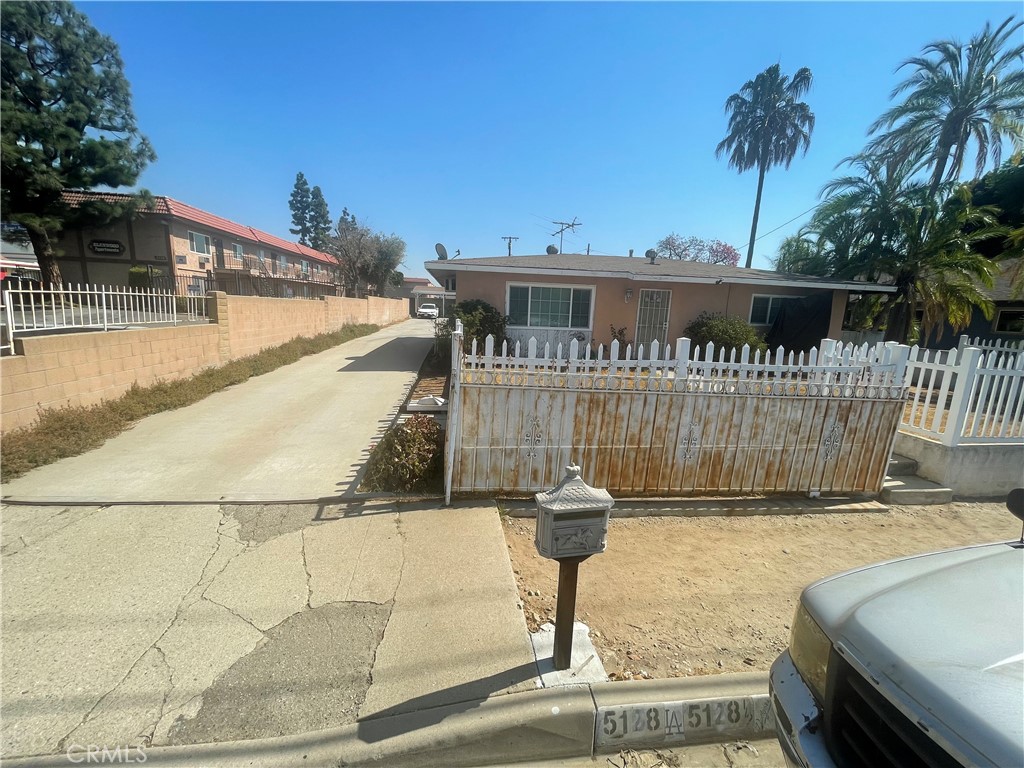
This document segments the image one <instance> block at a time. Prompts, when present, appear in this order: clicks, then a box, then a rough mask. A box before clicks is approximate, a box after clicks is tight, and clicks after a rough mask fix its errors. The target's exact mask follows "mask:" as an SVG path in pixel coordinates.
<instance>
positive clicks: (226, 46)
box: [78, 2, 1020, 276]
mask: <svg viewBox="0 0 1024 768" xmlns="http://www.w3.org/2000/svg"><path fill="white" fill-rule="evenodd" d="M78 5H79V7H80V8H81V9H82V10H83V11H84V12H85V13H86V14H88V16H89V17H90V19H91V21H92V22H93V24H94V26H96V27H97V28H98V29H99V30H101V31H102V32H104V33H106V34H108V35H110V36H111V37H113V38H114V40H115V41H116V42H117V43H118V45H119V46H120V49H121V55H122V58H123V59H124V62H125V70H126V73H127V75H128V78H129V80H130V81H131V83H132V92H133V95H134V105H135V111H136V115H137V117H138V120H139V124H140V126H141V128H142V130H143V132H144V133H145V134H146V135H147V136H149V138H150V140H151V141H152V143H153V145H154V147H155V149H156V152H157V154H158V160H157V162H156V163H155V164H153V165H152V166H150V167H149V168H148V169H147V170H146V171H145V172H144V174H143V176H142V178H141V180H140V186H142V187H146V188H148V189H149V190H150V191H152V192H153V193H154V194H163V195H169V196H171V197H175V198H178V199H180V200H183V201H185V202H188V203H191V204H193V205H196V206H199V207H201V208H205V209H207V210H209V211H212V212H214V213H217V214H220V215H222V216H226V217H228V218H231V219H234V220H237V221H240V222H242V223H245V224H249V225H252V226H255V227H259V228H261V229H265V230H267V231H269V232H272V233H275V234H278V235H280V236H285V237H288V236H289V235H288V227H289V226H290V213H289V210H288V196H289V194H290V192H291V188H292V185H293V183H294V180H295V174H296V172H297V171H302V172H304V173H305V174H306V177H307V178H308V179H309V181H310V183H311V184H319V185H320V187H321V188H322V189H323V191H324V195H325V197H326V199H327V202H328V204H329V205H330V209H331V214H332V216H333V217H334V218H335V219H336V218H337V216H338V214H340V213H341V210H342V208H343V207H347V208H348V209H349V210H350V211H352V212H354V213H355V214H356V216H357V217H358V218H359V219H360V220H362V221H364V222H366V223H368V224H369V225H370V226H372V227H374V228H375V229H378V230H382V231H385V232H394V233H396V234H398V235H400V236H402V237H403V238H404V239H405V241H406V243H407V244H408V257H407V259H406V268H405V272H406V274H407V275H420V276H425V275H426V272H425V270H424V269H423V261H425V260H428V259H432V258H434V248H433V246H434V243H435V242H438V241H440V242H443V243H444V244H445V245H446V246H447V247H448V250H449V252H450V253H454V252H455V250H456V249H459V250H461V252H462V256H464V257H477V256H494V255H500V254H503V253H505V252H506V251H505V248H506V246H505V243H504V242H503V241H502V240H501V239H500V238H501V236H503V235H515V236H518V237H519V238H520V239H519V240H518V241H517V242H516V243H515V244H514V246H513V253H516V254H527V253H543V251H544V248H545V246H547V245H548V244H549V243H552V242H556V243H557V238H553V237H552V236H551V235H550V233H551V232H554V231H555V227H554V226H553V225H552V224H551V223H550V220H559V219H560V220H564V221H569V220H571V219H572V218H573V217H574V216H575V217H578V219H579V221H581V222H583V226H582V227H580V228H579V229H578V230H577V231H576V233H575V234H572V233H566V238H565V244H564V250H565V251H566V252H570V251H577V252H579V251H584V250H585V249H586V247H587V244H588V243H589V244H590V246H591V250H592V252H597V253H606V254H622V255H624V254H625V253H626V252H627V251H628V249H630V248H633V249H634V250H635V251H636V252H637V254H638V255H639V254H642V253H643V252H644V251H645V250H646V249H647V248H650V247H653V245H654V244H655V243H656V242H657V240H659V239H660V238H661V237H663V236H664V235H666V234H668V233H669V232H673V231H675V232H678V233H679V234H681V235H697V236H700V237H705V238H718V239H721V240H724V241H726V242H728V243H731V244H732V245H734V246H736V247H737V248H740V249H741V250H742V251H744V253H745V249H744V246H745V244H746V243H747V239H748V236H749V230H750V217H751V213H752V209H753V201H754V193H755V187H756V183H757V178H756V174H754V173H753V172H748V173H745V174H737V173H736V171H735V170H733V169H731V168H729V167H728V166H727V164H726V162H725V161H724V160H717V159H716V158H715V154H714V150H715V146H716V145H717V143H718V142H719V141H720V140H721V139H722V138H723V136H724V135H725V131H726V116H725V114H724V112H723V104H724V102H725V100H726V98H727V97H728V96H729V94H731V93H733V92H734V91H736V90H738V89H739V88H740V86H742V84H743V83H744V82H745V81H746V80H748V79H750V78H752V77H754V76H755V75H756V74H757V73H758V72H760V71H762V70H763V69H764V68H765V67H767V66H769V65H770V64H773V63H775V62H779V63H781V65H782V68H783V71H785V72H787V73H792V72H793V71H795V70H796V69H797V68H799V67H801V66H806V67H810V69H811V71H812V72H813V74H814V87H813V89H812V90H811V92H810V93H809V94H808V95H807V97H806V99H805V100H806V101H807V102H808V103H809V104H810V105H811V108H812V110H813V111H814V112H815V114H816V116H817V125H816V127H815V130H814V135H813V137H812V144H811V149H810V152H809V153H808V154H807V156H806V157H803V158H798V159H797V160H795V161H794V163H793V165H792V167H791V168H790V169H789V170H788V171H786V170H783V169H776V170H773V171H771V172H769V174H768V177H767V180H766V182H765V194H764V201H763V204H762V210H761V222H760V225H759V230H758V234H759V235H761V234H763V233H767V232H768V231H769V230H771V229H774V228H776V227H778V226H779V225H782V224H784V223H785V222H787V221H788V220H789V219H792V218H794V217H796V216H798V215H799V214H801V213H802V212H804V211H806V210H807V209H809V208H811V207H812V206H814V205H815V204H816V203H817V202H818V201H819V199H818V192H819V191H820V189H821V187H822V185H823V184H824V183H825V182H827V181H828V180H829V179H830V178H831V177H832V176H833V175H835V171H834V170H833V169H834V166H835V165H836V163H837V162H838V161H839V160H841V159H842V158H843V157H845V156H847V155H850V154H852V153H854V152H857V151H859V150H860V149H861V148H862V147H863V146H864V143H865V131H866V129H867V126H868V125H869V124H870V123H871V122H872V121H873V120H874V119H875V118H876V117H877V116H878V115H879V114H881V112H882V111H883V110H884V109H885V108H886V107H887V105H888V103H889V102H888V95H889V92H890V91H891V89H892V87H893V86H894V85H895V84H896V83H897V82H898V80H899V79H900V76H899V75H897V74H896V73H895V72H894V70H895V68H896V67H897V65H898V64H899V63H900V62H901V61H902V60H903V59H905V58H907V57H910V56H913V55H915V54H916V53H918V52H919V50H920V49H921V47H922V46H923V45H925V44H926V43H928V42H930V41H933V40H936V39H942V38H950V37H953V38H960V39H966V38H969V37H970V36H971V35H972V34H974V33H975V32H977V31H979V30H980V29H981V28H982V26H983V25H984V23H985V22H986V21H992V22H994V23H998V22H1000V21H1002V20H1003V19H1005V18H1006V17H1007V16H1010V15H1013V14H1016V15H1017V16H1019V15H1020V3H1019V2H1006V3H991V2H990V3H985V2H974V3H932V2H920V3H881V2H878V3H739V2H734V3H733V2H730V3H714V4H711V3H558V4H554V3H413V4H407V3H328V2H323V3H269V2H266V3H262V2H261V3H251V2H228V3H184V2H174V3H170V2H168V3H155V2H151V3H131V2H116V3H115V2H109V3H94V2H83V3H79V4H78ZM972 160H973V158H972ZM967 165H968V166H970V167H972V168H973V162H969V163H967ZM806 218H807V216H801V217H800V218H797V219H796V220H795V221H793V222H791V223H789V224H786V225H785V226H783V227H781V229H779V230H778V231H777V232H775V233H773V234H768V235H767V236H765V237H764V238H763V239H761V240H759V241H758V243H757V248H756V251H755V257H754V266H756V267H768V266H769V259H770V258H771V257H773V256H774V254H775V252H776V249H777V246H778V243H779V241H780V240H781V239H782V238H783V237H785V236H787V235H789V234H792V233H793V232H795V231H796V229H797V228H798V226H799V225H800V223H801V222H802V221H803V220H805V219H806Z"/></svg>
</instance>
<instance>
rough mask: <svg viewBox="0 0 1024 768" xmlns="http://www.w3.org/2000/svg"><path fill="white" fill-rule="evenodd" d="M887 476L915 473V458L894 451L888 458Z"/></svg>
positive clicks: (902, 475)
mask: <svg viewBox="0 0 1024 768" xmlns="http://www.w3.org/2000/svg"><path fill="white" fill-rule="evenodd" d="M888 474H889V477H904V476H906V475H916V474H917V460H916V459H910V458H907V457H906V456H900V455H899V454H898V453H894V454H893V455H892V458H891V459H889V471H888Z"/></svg>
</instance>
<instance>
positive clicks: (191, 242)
mask: <svg viewBox="0 0 1024 768" xmlns="http://www.w3.org/2000/svg"><path fill="white" fill-rule="evenodd" d="M199 238H203V240H204V241H205V242H206V250H205V251H197V250H196V241H197V240H198V239H199ZM212 248H213V238H212V237H210V236H209V235H204V234H202V233H201V232H193V231H192V230H191V229H190V230H189V231H188V249H189V250H190V251H191V252H192V253H198V254H199V255H200V256H209V255H210V253H211V251H212Z"/></svg>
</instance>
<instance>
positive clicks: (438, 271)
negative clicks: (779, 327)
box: [424, 253, 895, 345]
mask: <svg viewBox="0 0 1024 768" xmlns="http://www.w3.org/2000/svg"><path fill="white" fill-rule="evenodd" d="M424 266H425V267H426V269H427V271H428V272H429V273H430V274H431V275H433V276H434V278H435V279H436V280H437V281H438V283H440V285H441V286H443V287H444V288H445V289H446V290H449V291H454V292H455V295H456V300H457V301H465V300H467V299H482V300H483V301H486V302H487V303H489V304H491V305H493V306H494V307H496V308H498V309H499V310H500V311H501V312H503V313H504V314H506V315H508V316H509V318H510V321H509V326H508V331H507V332H508V336H509V338H511V339H513V340H516V341H526V340H528V339H529V338H530V337H531V336H534V337H536V338H537V340H538V342H539V343H541V344H544V343H545V342H550V343H552V344H557V343H559V342H562V343H566V342H568V341H570V340H571V339H572V338H578V339H580V341H584V342H590V341H592V340H593V341H595V342H598V343H606V344H607V343H609V342H610V341H611V339H612V335H611V329H612V328H613V327H614V328H615V329H622V328H624V329H625V337H626V339H627V340H628V341H630V342H635V343H640V344H645V345H648V344H650V342H651V341H653V340H654V339H658V341H659V343H661V344H665V343H671V342H672V341H674V340H675V339H677V338H679V337H681V336H683V335H684V333H683V330H684V329H685V328H686V326H687V325H689V324H690V322H692V321H693V320H694V319H696V317H697V316H698V315H699V314H700V313H701V312H717V313H722V314H726V315H736V316H738V317H741V318H743V319H744V320H746V321H748V322H749V323H751V324H752V325H753V326H754V327H755V328H757V329H758V330H760V331H762V332H763V333H767V331H768V330H769V329H770V328H771V326H772V324H773V323H774V321H775V318H776V315H777V314H778V313H779V311H780V309H781V308H782V307H783V306H784V305H785V303H786V302H787V301H789V300H792V299H800V298H811V297H816V299H817V301H815V302H814V303H815V304H817V305H818V307H824V310H823V311H819V312H817V313H816V314H815V315H814V317H815V319H814V320H813V321H811V320H809V321H808V322H809V323H810V324H812V325H813V327H809V328H805V329H804V330H805V331H807V332H809V333H811V334H812V335H813V336H816V337H817V339H821V338H826V337H829V338H839V335H840V331H841V330H842V328H843V318H844V315H845V313H846V305H847V300H848V297H849V296H850V295H851V294H857V293H869V292H870V293H891V292H893V291H894V290H895V289H894V288H893V287H892V286H888V285H875V284H872V283H863V282H854V281H844V280H833V279H830V278H819V277H810V276H808V275H790V274H783V273H780V272H771V271H768V270H762V269H741V268H739V267H732V266H728V265H720V264H703V263H697V262H692V261H677V260H671V259H662V258H656V259H653V260H651V259H647V258H637V257H627V256H591V255H584V254H575V253H558V254H545V255H539V256H496V257H489V258H478V259H462V258H460V259H449V260H446V261H428V262H426V264H425V265H424ZM790 325H793V323H792V320H790Z"/></svg>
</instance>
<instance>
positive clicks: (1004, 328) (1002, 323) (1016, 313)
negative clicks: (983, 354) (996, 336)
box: [995, 309, 1024, 333]
mask: <svg viewBox="0 0 1024 768" xmlns="http://www.w3.org/2000/svg"><path fill="white" fill-rule="evenodd" d="M995 328H996V333H1024V309H1000V310H999V313H998V314H997V315H996V326H995Z"/></svg>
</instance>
